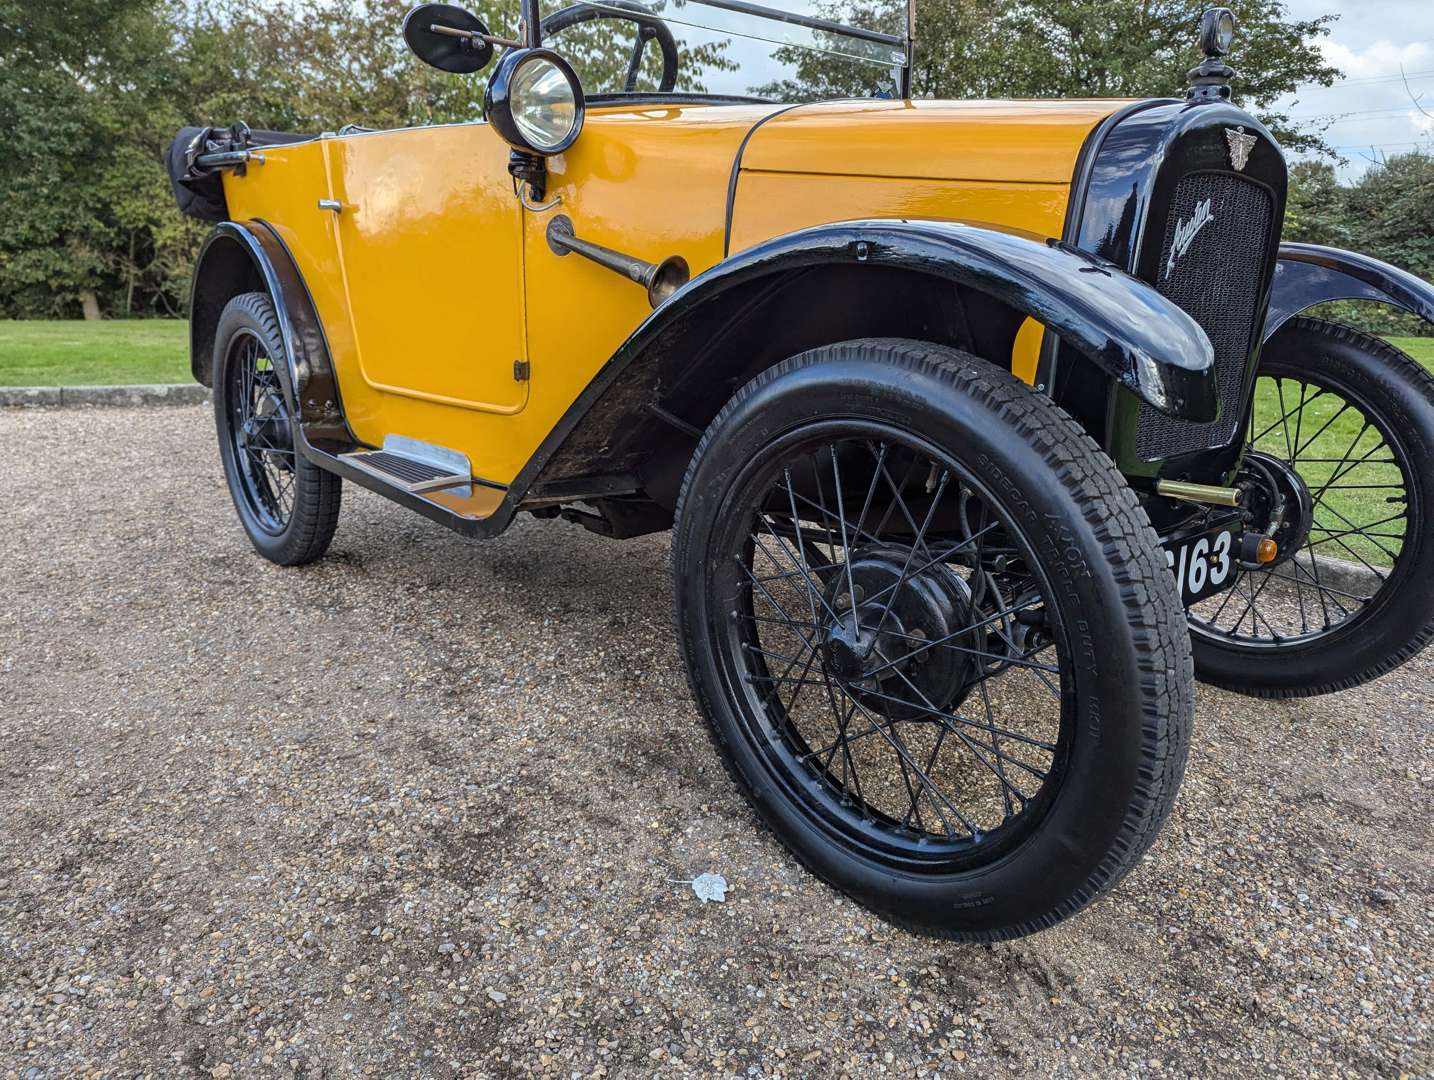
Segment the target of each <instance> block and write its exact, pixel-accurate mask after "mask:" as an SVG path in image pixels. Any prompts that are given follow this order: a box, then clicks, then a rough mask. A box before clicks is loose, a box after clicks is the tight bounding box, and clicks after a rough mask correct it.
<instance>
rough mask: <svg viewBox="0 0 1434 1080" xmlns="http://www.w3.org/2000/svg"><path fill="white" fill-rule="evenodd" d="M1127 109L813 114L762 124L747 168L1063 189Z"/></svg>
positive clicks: (923, 104) (1083, 103)
mask: <svg viewBox="0 0 1434 1080" xmlns="http://www.w3.org/2000/svg"><path fill="white" fill-rule="evenodd" d="M1125 104H1127V102H1125V101H1117V100H1112V99H1104V98H1102V99H1095V100H1074V101H887V100H867V99H861V100H855V101H831V102H823V103H820V104H814V105H804V106H802V107H801V108H798V109H792V110H790V111H789V112H785V113H783V114H782V115H781V116H778V117H775V118H773V119H772V120H771V121H770V122H769V123H766V124H763V125H762V128H761V130H759V131H758V132H757V133H756V135H754V136H753V137H752V140H751V143H750V144H749V145H748V146H747V148H746V151H745V152H744V153H743V155H742V168H743V169H750V170H753V171H757V172H806V173H825V174H827V175H833V176H885V177H893V178H906V179H930V180H971V181H988V182H991V181H994V182H1009V181H1018V182H1022V183H1031V184H1063V185H1064V184H1069V183H1070V181H1071V174H1072V173H1073V171H1074V168H1075V160H1076V156H1077V155H1078V154H1079V153H1080V148H1081V144H1082V143H1083V142H1084V141H1085V137H1086V135H1087V134H1088V133H1089V132H1090V131H1091V129H1092V128H1094V127H1095V125H1096V124H1098V123H1100V121H1101V120H1103V119H1105V118H1106V117H1107V116H1109V115H1110V114H1111V113H1112V112H1115V111H1116V110H1117V109H1119V108H1121V107H1122V106H1124V105H1125ZM1011 224H1019V223H1018V222H1012V223H1011ZM733 250H736V245H735V244H734V245H733Z"/></svg>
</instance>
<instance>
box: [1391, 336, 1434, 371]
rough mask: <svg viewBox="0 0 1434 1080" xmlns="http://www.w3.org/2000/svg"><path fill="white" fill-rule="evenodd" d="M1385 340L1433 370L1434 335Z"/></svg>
mask: <svg viewBox="0 0 1434 1080" xmlns="http://www.w3.org/2000/svg"><path fill="white" fill-rule="evenodd" d="M1385 340H1386V341H1388V342H1389V344H1391V345H1393V346H1394V347H1395V348H1396V349H1403V350H1404V351H1405V352H1407V353H1408V354H1409V355H1410V356H1412V357H1414V359H1416V360H1418V361H1419V362H1420V363H1421V364H1423V365H1424V366H1425V367H1427V368H1429V369H1430V370H1431V371H1434V337H1392V338H1386V339H1385Z"/></svg>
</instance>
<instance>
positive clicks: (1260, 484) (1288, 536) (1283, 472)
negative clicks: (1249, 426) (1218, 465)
mask: <svg viewBox="0 0 1434 1080" xmlns="http://www.w3.org/2000/svg"><path fill="white" fill-rule="evenodd" d="M1238 485H1239V487H1241V488H1242V489H1243V490H1244V493H1245V495H1244V506H1245V509H1246V510H1247V511H1249V514H1250V519H1249V522H1248V528H1249V529H1251V530H1252V531H1254V532H1258V533H1263V534H1264V535H1265V536H1268V537H1269V538H1270V539H1271V540H1273V541H1274V542H1275V543H1276V544H1277V545H1279V553H1278V554H1277V555H1276V556H1275V560H1274V562H1273V563H1269V564H1266V565H1268V566H1278V565H1280V564H1281V563H1283V562H1285V561H1287V560H1289V559H1292V558H1294V556H1295V553H1296V552H1297V551H1299V550H1300V549H1301V548H1302V547H1304V545H1305V541H1306V540H1307V539H1309V531H1310V525H1311V524H1312V523H1313V521H1314V500H1313V498H1312V497H1311V496H1310V489H1309V486H1308V485H1307V484H1306V483H1305V482H1304V478H1303V477H1301V476H1300V474H1299V473H1298V472H1297V471H1296V470H1295V468H1294V467H1293V466H1291V465H1289V464H1288V463H1286V462H1284V461H1281V460H1280V459H1279V458H1277V457H1275V456H1274V455H1273V454H1266V453H1263V452H1261V451H1259V450H1251V451H1249V452H1248V453H1247V454H1246V455H1245V462H1244V465H1243V466H1241V469H1240V477H1239V480H1238Z"/></svg>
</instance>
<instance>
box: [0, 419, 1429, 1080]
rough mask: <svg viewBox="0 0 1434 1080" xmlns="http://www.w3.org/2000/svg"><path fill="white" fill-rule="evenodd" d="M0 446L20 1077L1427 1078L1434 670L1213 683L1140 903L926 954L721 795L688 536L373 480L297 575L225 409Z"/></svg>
mask: <svg viewBox="0 0 1434 1080" xmlns="http://www.w3.org/2000/svg"><path fill="white" fill-rule="evenodd" d="M0 451H3V453H0V515H3V520H4V522H5V523H6V525H7V529H6V541H7V542H6V543H5V545H4V547H3V549H0V700H3V704H4V708H3V710H0V740H3V745H4V748H5V750H4V756H3V766H0V769H3V771H0V777H2V778H3V779H0V823H3V825H0V1076H4V1077H24V1078H27V1080H30V1078H40V1077H46V1078H53V1077H60V1076H116V1077H118V1076H138V1075H149V1076H163V1077H191V1076H193V1077H201V1076H212V1077H216V1078H222V1077H245V1076H304V1077H345V1076H353V1075H370V1076H386V1077H400V1076H401V1077H420V1076H422V1077H428V1076H433V1077H457V1076H463V1077H494V1078H500V1077H510V1076H529V1075H535V1076H551V1077H562V1078H568V1077H589V1076H605V1077H649V1076H664V1077H665V1076H713V1077H717V1076H720V1077H729V1076H734V1077H777V1076H782V1077H840V1076H847V1077H851V1078H852V1080H863V1078H866V1077H874V1076H886V1075H891V1076H927V1077H934V1076H943V1077H950V1076H961V1075H971V1076H993V1075H1008V1074H1019V1075H1043V1076H1090V1075H1095V1074H1107V1075H1120V1076H1174V1075H1180V1076H1188V1075H1229V1076H1250V1075H1253V1074H1259V1075H1262V1076H1263V1075H1269V1076H1290V1077H1293V1076H1308V1075H1341V1076H1345V1075H1347V1076H1360V1077H1367V1076H1390V1077H1394V1076H1399V1075H1401V1074H1410V1075H1421V1074H1422V1075H1426V1076H1427V1075H1430V1074H1431V1071H1434V1035H1431V1029H1430V1026H1431V1021H1434V1008H1431V996H1434V995H1431V982H1430V979H1431V975H1430V964H1431V956H1434V941H1431V933H1434V931H1431V907H1434V902H1431V896H1434V890H1431V885H1434V854H1432V849H1434V843H1431V836H1430V829H1429V824H1428V823H1429V820H1430V810H1431V804H1434V737H1431V725H1430V720H1429V716H1430V707H1431V696H1434V695H1431V683H1430V671H1431V659H1430V658H1424V659H1420V660H1417V661H1415V662H1414V663H1411V664H1409V665H1407V666H1406V667H1404V668H1403V669H1401V670H1400V671H1398V672H1396V673H1394V674H1393V675H1391V676H1389V677H1387V678H1385V679H1384V680H1382V681H1381V682H1379V683H1377V684H1375V685H1373V686H1370V687H1366V688H1364V689H1361V690H1357V691H1352V692H1349V693H1345V694H1341V695H1338V696H1334V697H1330V698H1325V699H1320V700H1317V701H1312V702H1311V701H1297V702H1289V703H1279V702H1261V701H1253V700H1247V699H1242V698H1239V697H1235V696H1231V695H1226V694H1223V693H1218V692H1213V691H1210V690H1204V689H1202V690H1201V692H1200V695H1199V702H1198V714H1197V732H1196V743H1195V750H1194V753H1193V754H1192V759H1191V765H1190V772H1189V776H1188V779H1187V781H1186V785H1185V789H1184V792H1183V794H1182V796H1181V799H1180V802H1179V804H1178V805H1177V807H1176V810H1175V813H1174V816H1173V818H1172V820H1171V822H1170V824H1169V826H1168V827H1167V828H1166V831H1165V833H1164V835H1163V837H1162V838H1161V840H1160V841H1159V843H1158V844H1157V845H1156V847H1155V849H1154V851H1153V853H1152V854H1151V856H1150V857H1149V858H1148V859H1147V860H1146V861H1145V862H1144V864H1142V866H1141V867H1140V868H1139V869H1137V870H1136V871H1135V872H1134V873H1133V874H1132V875H1131V876H1130V877H1129V878H1127V879H1126V881H1125V882H1124V883H1123V884H1122V885H1121V886H1120V888H1119V889H1118V890H1117V892H1116V893H1115V894H1114V895H1113V896H1111V897H1109V898H1107V899H1106V900H1105V901H1104V902H1102V903H1101V904H1099V905H1098V906H1097V907H1095V908H1093V909H1091V910H1089V911H1087V912H1086V913H1085V914H1083V915H1081V916H1079V917H1077V918H1076V919H1074V920H1072V921H1070V922H1068V923H1066V924H1064V925H1062V926H1061V927H1058V928H1057V929H1055V930H1053V931H1048V932H1047V933H1045V934H1042V935H1039V936H1037V937H1034V938H1029V939H1026V940H1023V941H1018V942H1013V943H1009V944H1003V945H995V946H979V947H977V946H959V945H951V944H941V943H933V942H930V941H926V940H923V939H918V938H914V937H911V936H909V935H907V934H905V933H903V932H900V931H897V930H894V929H892V928H890V927H888V926H886V925H885V924H883V923H881V922H880V921H878V920H876V919H875V918H873V917H871V916H869V915H867V914H866V913H865V912H864V911H862V910H861V909H859V908H857V907H856V906H854V905H853V904H851V903H849V902H847V901H845V900H843V899H841V898H839V897H838V896H836V895H835V894H833V893H832V892H831V891H830V890H829V889H828V888H826V887H825V886H824V885H821V884H820V883H818V882H816V881H815V880H813V879H812V878H811V877H809V876H808V875H807V874H805V873H804V872H802V871H801V870H800V869H799V868H798V867H797V866H796V865H795V864H794V863H793V861H792V860H791V859H789V858H788V857H787V856H786V855H785V854H784V853H783V851H782V849H781V848H780V847H779V846H778V845H777V843H776V842H775V841H774V840H773V839H772V838H771V837H770V836H768V835H765V834H764V833H763V832H762V830H761V829H760V828H759V827H758V825H757V823H756V820H755V819H754V817H753V815H752V814H751V813H750V812H749V811H748V809H747V808H746V806H745V804H744V803H743V802H742V800H741V799H740V798H739V796H738V795H737V793H736V791H735V790H734V789H733V787H732V785H731V783H730V782H729V781H728V780H727V778H726V776H725V774H724V773H723V771H722V769H721V767H720V765H719V764H718V763H717V761H716V759H715V757H714V755H713V751H712V749H711V747H710V746H709V744H708V742H707V739H706V736H705V735H704V734H703V732H702V730H701V729H700V727H699V721H698V718H697V717H696V716H695V714H694V712H693V709H692V707H691V705H690V703H689V699H688V694H687V689H686V685H685V682H684V679H683V676H682V672H681V669H680V668H679V666H678V661H677V656H676V652H675V649H674V646H673V637H672V633H671V630H670V627H669V616H668V611H669V587H668V579H667V538H666V537H665V536H658V537H651V538H647V539H644V540H639V541H633V542H628V543H623V544H619V543H615V542H612V541H607V540H603V539H601V538H599V537H596V536H592V535H590V534H588V533H586V532H583V531H582V530H580V529H578V528H577V527H574V526H569V525H566V524H562V523H554V522H543V523H539V522H531V521H529V522H524V523H521V524H519V525H518V526H515V527H514V528H513V529H512V530H511V531H509V532H508V533H507V534H506V535H505V536H503V537H501V538H500V539H498V540H495V541H489V542H487V543H483V544H474V543H467V542H464V541H462V540H460V539H458V538H457V537H455V536H453V535H451V534H449V533H447V532H446V531H444V530H442V529H441V528H439V527H438V526H435V525H431V524H429V523H427V522H425V521H423V520H421V519H419V518H417V517H414V516H411V515H409V514H407V513H406V512H405V511H403V510H401V509H399V508H397V507H394V506H392V505H390V504H389V503H386V502H384V501H383V500H381V499H379V498H377V497H375V496H372V495H369V494H367V493H364V492H361V491H358V490H357V489H354V488H352V487H350V488H349V489H348V490H347V491H346V492H345V496H346V499H347V501H346V504H345V507H344V512H343V519H342V522H341V524H340V528H339V534H338V537H337V539H336V541H335V544H334V548H333V550H332V552H331V554H330V556H329V558H328V559H326V560H325V561H323V562H321V563H320V564H318V565H316V566H312V567H308V568H305V569H303V570H280V569H278V568H276V567H273V566H270V565H269V564H267V563H265V562H263V561H261V560H260V559H259V558H258V557H256V556H255V555H254V554H253V553H252V552H251V550H250V548H249V546H248V543H247V542H246V540H245V539H244V536H243V534H242V533H241V532H240V530H239V527H238V525H237V523H236V521H235V520H234V515H233V511H232V508H231V506H230V503H229V498H228V495H227V494H226V492H225V490H224V486H223V482H222V478H221V473H220V469H219V465H218V461H217V457H216V453H215V450H214V446H213V435H212V429H211V425H210V421H209V416H208V413H207V411H206V410H205V409H203V408H199V407H181V408H169V409H153V410H128V409H115V410H105V411H102V412H101V411H66V412H48V411H34V410H32V411H21V412H8V413H3V414H0ZM704 871H713V872H717V873H721V874H723V875H725V876H726V878H727V880H728V881H729V882H730V883H731V886H732V891H731V892H730V893H729V894H728V897H727V902H726V903H725V904H715V903H714V904H707V905H703V904H700V903H699V902H698V901H697V899H696V898H695V897H694V896H693V894H692V892H691V891H690V889H689V887H688V886H686V885H683V884H680V883H677V880H680V879H691V878H693V877H694V876H696V875H697V874H699V873H702V872H704ZM675 879H677V880H675Z"/></svg>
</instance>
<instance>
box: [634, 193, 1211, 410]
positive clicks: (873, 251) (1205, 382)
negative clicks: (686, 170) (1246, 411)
mask: <svg viewBox="0 0 1434 1080" xmlns="http://www.w3.org/2000/svg"><path fill="white" fill-rule="evenodd" d="M838 262H847V263H858V264H865V265H870V266H887V267H895V268H899V269H904V270H913V271H918V272H921V273H924V274H929V275H932V276H936V277H941V278H945V279H947V280H949V281H951V282H953V283H955V284H959V285H964V286H967V287H969V288H971V289H973V290H975V291H977V292H980V293H984V294H986V295H988V296H990V297H992V298H994V299H996V300H999V301H1001V302H1003V303H1005V304H1007V305H1008V306H1010V307H1011V308H1012V309H1014V310H1016V311H1018V312H1020V313H1022V314H1024V315H1028V316H1030V317H1031V318H1033V319H1035V320H1036V321H1037V322H1039V323H1041V324H1042V325H1043V326H1045V327H1046V328H1047V329H1048V330H1050V331H1052V332H1053V333H1055V334H1057V335H1059V336H1060V338H1061V339H1062V340H1063V341H1065V342H1067V343H1069V344H1070V345H1071V346H1072V347H1073V348H1075V349H1076V350H1078V351H1079V352H1081V353H1083V354H1085V355H1086V356H1087V357H1089V358H1090V359H1091V360H1093V361H1094V362H1095V363H1096V364H1097V365H1099V366H1100V367H1101V368H1102V369H1104V370H1105V371H1106V372H1108V373H1109V374H1110V375H1112V376H1113V377H1114V378H1116V379H1117V380H1118V381H1119V382H1120V383H1121V384H1123V385H1125V386H1127V387H1129V388H1130V389H1131V390H1132V391H1134V393H1135V394H1136V396H1138V397H1139V398H1140V399H1141V400H1142V401H1146V402H1149V403H1150V404H1151V405H1153V406H1155V408H1157V409H1160V410H1162V411H1164V412H1167V413H1170V414H1171V415H1174V416H1179V417H1182V418H1184V419H1188V420H1212V419H1214V417H1215V413H1216V409H1217V408H1218V400H1217V395H1216V391H1215V383H1214V378H1213V374H1212V371H1211V368H1212V365H1213V364H1214V353H1213V351H1212V350H1211V347H1210V341H1209V339H1208V338H1207V337H1206V336H1205V332H1204V331H1203V330H1202V329H1201V328H1200V327H1199V326H1198V325H1197V324H1196V322H1195V320H1193V319H1192V318H1190V316H1189V315H1187V314H1185V312H1184V311H1182V310H1181V309H1180V308H1178V307H1176V306H1175V305H1174V304H1173V303H1171V302H1170V301H1169V300H1166V299H1165V298H1164V297H1163V296H1161V295H1160V294H1159V293H1158V292H1156V291H1155V290H1154V289H1152V288H1151V287H1150V286H1149V285H1146V284H1145V283H1144V282H1142V281H1138V280H1136V279H1135V278H1133V277H1131V276H1130V275H1129V274H1126V273H1125V272H1124V271H1122V270H1120V269H1119V268H1118V267H1116V266H1115V265H1114V264H1112V263H1109V262H1106V261H1105V260H1102V259H1100V258H1098V257H1096V256H1093V255H1090V254H1088V253H1086V252H1084V251H1081V250H1079V249H1077V248H1075V247H1072V246H1070V245H1068V244H1065V243H1063V242H1061V241H1056V240H1042V239H1040V238H1039V237H1035V236H1031V235H1029V234H1024V233H1015V232H1006V231H1001V230H999V229H996V228H992V227H989V226H984V225H966V224H961V223H958V222H948V221H889V220H872V221H845V222H841V223H839V224H835V225H821V226H817V227H815V228H810V229H803V230H801V231H799V232H794V233H789V234H787V235H785V236H780V237H777V238H775V239H773V240H769V241H766V242H765V243H762V244H758V245H756V246H755V247H751V248H748V249H746V250H745V251H743V252H741V253H740V254H738V255H735V256H733V257H732V258H729V259H727V260H725V261H724V262H722V263H719V264H718V265H717V266H715V267H713V268H712V269H711V270H708V271H707V272H706V273H704V274H702V275H700V276H698V277H696V278H694V279H693V280H692V281H691V282H689V283H688V285H687V286H686V287H685V288H683V289H682V290H681V291H680V292H678V293H676V294H675V295H674V296H673V297H672V298H671V300H670V301H668V303H666V304H664V305H663V306H662V307H661V308H659V309H658V310H657V311H655V312H653V314H652V316H651V317H649V318H648V320H647V321H646V322H645V323H644V324H643V325H642V326H640V327H639V328H638V329H637V331H636V332H635V333H634V334H633V335H632V337H631V338H629V340H628V342H627V343H626V344H625V345H624V346H623V348H622V349H621V350H620V351H619V353H618V356H621V355H623V354H624V353H631V352H636V351H640V350H641V348H642V346H643V343H644V341H645V340H646V339H653V338H657V337H659V336H660V335H661V334H662V333H663V331H664V329H665V327H666V325H667V324H669V323H670V322H672V321H673V320H675V319H677V318H680V317H681V316H682V314H683V312H684V309H687V308H690V307H691V306H693V305H695V304H699V303H703V302H705V301H707V300H709V299H712V298H715V297H716V296H718V295H720V294H721V293H723V292H725V291H726V290H727V289H729V288H731V287H732V286H733V285H737V284H741V283H744V282H746V281H749V280H751V279H752V278H754V277H760V276H764V275H769V274H777V273H782V272H785V271H789V270H798V269H801V268H803V267H807V266H816V265H821V264H831V263H838ZM615 359H616V357H615Z"/></svg>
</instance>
